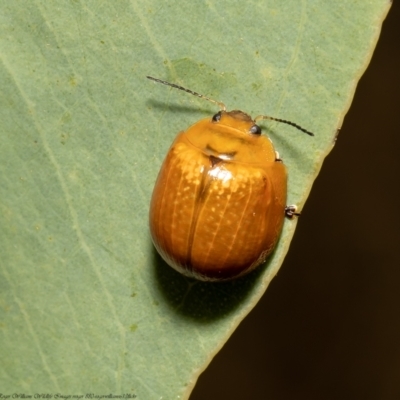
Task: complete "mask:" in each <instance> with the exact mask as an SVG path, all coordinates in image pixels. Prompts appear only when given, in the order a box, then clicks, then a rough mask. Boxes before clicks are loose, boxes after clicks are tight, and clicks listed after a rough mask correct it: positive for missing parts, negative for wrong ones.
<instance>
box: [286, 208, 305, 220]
mask: <svg viewBox="0 0 400 400" xmlns="http://www.w3.org/2000/svg"><path fill="white" fill-rule="evenodd" d="M296 211H297V206H295V205H291V206H286V207H285V215H286V216H287V217H288V218H289V219H292V218H293V217H299V216H300V215H301V213H298V212H296Z"/></svg>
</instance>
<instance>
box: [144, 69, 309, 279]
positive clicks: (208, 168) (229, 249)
mask: <svg viewBox="0 0 400 400" xmlns="http://www.w3.org/2000/svg"><path fill="white" fill-rule="evenodd" d="M147 78H149V79H152V80H154V81H156V82H159V83H163V84H166V85H169V86H172V87H175V88H177V89H180V90H184V91H186V92H189V93H191V94H193V95H196V96H199V97H202V98H204V99H206V100H209V101H211V102H213V103H215V104H217V105H219V107H220V108H221V111H219V112H218V113H217V114H215V115H214V116H213V117H212V118H206V119H203V120H201V121H199V122H197V123H196V124H194V125H192V126H191V127H190V128H188V129H187V130H186V131H184V132H181V133H179V134H178V136H177V137H176V139H175V140H174V142H173V143H172V146H171V148H170V149H169V152H168V154H167V157H166V159H165V160H164V163H163V165H162V167H161V170H160V172H159V175H158V178H157V182H156V184H155V187H154V191H153V196H152V199H151V204H150V231H151V236H152V239H153V243H154V246H155V247H156V249H157V251H158V252H159V253H160V255H161V256H162V258H163V259H164V260H165V261H166V262H167V263H168V264H169V265H170V266H171V267H173V268H174V269H176V270H177V271H179V272H180V273H182V274H184V275H186V276H189V277H193V278H197V279H200V280H203V281H224V280H229V279H233V278H237V277H239V276H242V275H244V274H247V273H248V272H250V271H252V270H253V269H254V268H256V267H257V266H259V265H260V264H262V263H263V262H264V261H265V260H266V258H267V257H268V256H269V254H270V253H271V252H272V250H273V249H274V247H275V244H276V242H277V240H278V238H279V236H280V233H281V230H282V225H283V221H284V217H285V215H286V216H288V217H293V216H294V215H298V214H297V213H296V208H295V206H289V207H286V184H287V174H286V167H285V166H284V164H283V163H282V161H281V160H280V159H279V156H278V153H276V152H275V150H274V147H273V145H272V142H271V140H270V139H269V138H268V137H266V136H262V135H261V129H260V127H259V126H258V125H256V121H257V120H260V119H272V120H275V121H279V122H284V123H287V124H290V125H293V126H295V127H296V128H298V129H300V130H302V131H304V132H306V133H308V134H309V135H313V134H312V133H311V132H308V131H306V130H305V129H303V128H301V127H300V126H298V125H296V124H294V123H292V122H290V121H286V120H281V119H278V118H273V117H268V116H259V117H257V118H255V119H254V120H253V119H252V118H251V117H250V116H249V115H248V114H246V113H244V112H242V111H238V110H234V111H226V107H225V105H224V104H223V103H220V102H217V101H215V100H212V99H209V98H207V97H205V96H203V95H200V94H198V93H196V92H193V91H191V90H188V89H185V88H183V87H181V86H178V85H175V84H172V83H169V82H165V81H161V80H159V79H156V78H152V77H149V76H148V77H147Z"/></svg>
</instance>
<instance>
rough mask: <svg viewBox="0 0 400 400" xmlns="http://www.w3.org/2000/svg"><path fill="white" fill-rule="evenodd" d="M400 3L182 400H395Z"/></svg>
mask: <svg viewBox="0 0 400 400" xmlns="http://www.w3.org/2000/svg"><path fill="white" fill-rule="evenodd" d="M399 108H400V5H399V4H398V3H397V4H396V3H395V4H393V6H392V8H391V10H390V11H389V14H388V16H387V18H386V20H385V22H384V24H383V29H382V33H381V36H380V39H379V42H378V45H377V48H376V50H375V53H374V55H373V58H372V61H371V64H370V65H369V67H368V69H367V71H366V72H365V74H364V75H363V77H362V78H361V81H360V83H359V85H358V87H357V91H356V95H355V98H354V101H353V104H352V106H351V108H350V111H349V112H348V114H347V116H346V118H345V120H344V124H343V127H342V131H341V133H340V135H339V138H338V141H337V144H336V146H335V148H334V149H333V150H332V152H331V153H330V154H329V156H328V157H327V158H326V160H325V162H324V164H323V167H322V170H321V173H320V175H319V177H318V178H317V180H316V182H315V184H314V186H313V189H312V192H311V195H310V197H309V199H308V200H307V203H306V206H305V207H304V209H303V214H302V217H301V219H300V221H299V223H298V226H297V230H296V234H295V236H294V239H293V241H292V244H291V247H290V251H289V254H288V256H287V257H286V260H285V262H284V264H283V266H282V268H281V270H280V272H279V273H278V275H277V276H276V277H275V278H274V280H273V281H272V283H271V285H270V286H269V288H268V290H267V292H266V293H265V295H264V296H263V298H262V299H261V301H260V302H259V303H258V305H257V306H256V307H255V308H254V310H253V311H252V312H251V313H250V314H249V315H248V316H247V318H246V319H245V320H244V321H243V322H242V323H241V325H240V326H239V327H238V329H237V330H236V331H235V333H234V334H233V335H232V336H231V338H230V339H229V341H228V343H227V344H226V345H225V346H224V347H223V349H222V350H221V351H220V352H219V353H218V354H217V356H216V357H215V358H214V360H213V361H212V362H211V364H210V366H209V367H208V368H207V370H206V371H205V372H204V373H203V374H202V375H201V376H200V378H199V381H198V383H197V385H196V387H195V389H194V391H193V393H192V395H191V397H190V400H204V399H207V400H216V399H218V400H225V399H229V400H239V399H240V400H243V399H251V400H253V399H268V400H272V399H273V400H283V399H284V400H287V399H295V400H302V399H304V400H305V399H307V400H313V399H318V400H319V399H323V400H329V399H335V400H336V399H341V400H342V399H352V400H354V399H363V400H369V399H371V400H372V399H373V400H376V399H379V400H386V399H390V400H391V399H396V400H400V216H399V214H400V204H398V202H400V118H399V114H400V111H399Z"/></svg>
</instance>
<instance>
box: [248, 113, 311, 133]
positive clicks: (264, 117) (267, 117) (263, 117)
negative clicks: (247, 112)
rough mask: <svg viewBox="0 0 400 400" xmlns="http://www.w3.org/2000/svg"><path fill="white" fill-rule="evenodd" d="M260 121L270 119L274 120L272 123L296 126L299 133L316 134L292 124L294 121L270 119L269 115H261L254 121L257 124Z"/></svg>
mask: <svg viewBox="0 0 400 400" xmlns="http://www.w3.org/2000/svg"><path fill="white" fill-rule="evenodd" d="M260 119H269V120H272V121H277V122H283V123H284V124H288V125H291V126H294V127H295V128H297V129H298V130H299V131H302V132H304V133H307V135H310V136H314V134H313V133H312V132H310V131H308V130H307V129H304V128H302V127H301V126H300V125H297V124H295V123H294V122H292V121H287V120H286V119H280V118H274V117H269V116H268V115H259V116H257V117H255V118H254V121H255V122H257V121H259V120H260Z"/></svg>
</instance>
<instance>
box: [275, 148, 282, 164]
mask: <svg viewBox="0 0 400 400" xmlns="http://www.w3.org/2000/svg"><path fill="white" fill-rule="evenodd" d="M275 162H283V161H282V158H280V157H279V153H278V152H277V151H275Z"/></svg>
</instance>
